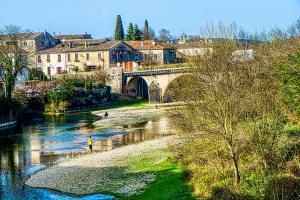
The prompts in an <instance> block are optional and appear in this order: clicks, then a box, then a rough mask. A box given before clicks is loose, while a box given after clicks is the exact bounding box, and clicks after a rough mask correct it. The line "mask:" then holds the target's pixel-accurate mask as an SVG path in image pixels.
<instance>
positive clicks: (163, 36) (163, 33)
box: [159, 29, 172, 42]
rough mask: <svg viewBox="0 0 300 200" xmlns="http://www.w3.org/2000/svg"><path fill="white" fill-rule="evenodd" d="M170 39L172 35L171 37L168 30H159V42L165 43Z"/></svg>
mask: <svg viewBox="0 0 300 200" xmlns="http://www.w3.org/2000/svg"><path fill="white" fill-rule="evenodd" d="M171 39H172V35H171V33H170V31H169V30H167V29H161V30H160V31H159V40H160V41H163V42H166V41H169V40H171Z"/></svg>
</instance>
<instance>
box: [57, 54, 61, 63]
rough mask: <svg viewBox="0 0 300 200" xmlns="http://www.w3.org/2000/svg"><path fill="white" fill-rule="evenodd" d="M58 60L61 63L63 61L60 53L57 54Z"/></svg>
mask: <svg viewBox="0 0 300 200" xmlns="http://www.w3.org/2000/svg"><path fill="white" fill-rule="evenodd" d="M57 62H59V63H60V62H61V55H60V54H58V55H57Z"/></svg>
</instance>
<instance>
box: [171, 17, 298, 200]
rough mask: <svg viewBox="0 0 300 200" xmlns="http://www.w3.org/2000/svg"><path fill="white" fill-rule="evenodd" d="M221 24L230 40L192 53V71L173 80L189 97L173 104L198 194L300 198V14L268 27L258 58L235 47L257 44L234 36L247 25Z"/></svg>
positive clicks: (181, 150)
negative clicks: (297, 18) (195, 54)
mask: <svg viewBox="0 0 300 200" xmlns="http://www.w3.org/2000/svg"><path fill="white" fill-rule="evenodd" d="M224 30H226V31H224ZM214 31H219V33H216V34H219V36H220V35H222V36H226V35H227V36H228V37H227V38H228V39H227V40H223V41H220V42H219V43H218V45H216V46H214V49H213V51H208V52H206V53H205V54H204V55H202V56H199V57H194V58H190V60H189V65H190V67H191V69H192V73H188V74H186V75H185V76H182V77H181V78H179V79H178V80H177V81H176V82H175V83H174V84H173V85H172V91H173V92H172V96H173V98H174V99H176V100H178V101H182V102H184V106H181V107H178V108H176V109H173V110H172V111H170V117H171V118H172V120H173V121H174V122H175V124H176V127H177V130H178V132H179V133H180V135H181V138H182V140H183V142H182V143H181V144H179V145H176V146H174V147H172V150H173V151H174V152H175V153H176V154H175V155H176V161H177V162H178V163H180V164H181V165H183V166H184V167H185V169H186V170H187V173H188V176H187V177H189V182H190V184H191V185H192V186H193V189H194V195H195V196H197V197H201V198H208V199H300V107H299V106H300V97H299V93H300V81H299V80H300V79H299V78H300V76H299V74H300V37H299V36H300V23H299V21H298V22H297V23H296V24H295V25H293V26H292V28H289V29H288V30H280V29H278V28H276V29H273V30H272V31H270V32H269V33H268V34H267V35H265V33H263V34H261V36H262V35H264V36H266V37H265V38H267V39H266V40H264V41H262V40H258V39H255V41H258V42H255V43H252V44H251V48H252V49H254V57H251V56H246V55H244V56H237V55H236V54H233V52H236V51H240V52H243V50H247V49H248V48H249V46H247V45H243V44H241V43H240V42H238V41H237V40H235V39H234V38H233V37H229V35H232V33H239V32H240V33H241V30H237V28H236V27H233V26H227V27H226V29H224V27H223V28H221V29H218V27H214ZM206 32H207V33H209V32H210V30H209V29H208V30H206ZM261 36H260V37H261ZM223 38H224V37H223ZM241 50H242V51H241Z"/></svg>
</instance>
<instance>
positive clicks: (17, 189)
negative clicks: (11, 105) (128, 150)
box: [0, 113, 170, 200]
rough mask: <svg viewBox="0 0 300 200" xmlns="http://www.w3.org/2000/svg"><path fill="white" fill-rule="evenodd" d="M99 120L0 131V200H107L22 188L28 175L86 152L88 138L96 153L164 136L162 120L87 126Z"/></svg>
mask: <svg viewBox="0 0 300 200" xmlns="http://www.w3.org/2000/svg"><path fill="white" fill-rule="evenodd" d="M99 119H100V118H99V117H97V116H94V115H91V114H88V113H84V114H82V113H81V114H72V115H66V116H63V117H36V118H33V120H30V121H27V122H24V123H23V124H21V125H19V126H17V127H14V128H10V129H6V130H3V129H2V130H0V170H1V171H0V178H1V179H0V181H1V182H0V199H1V200H2V199H5V200H6V199H16V200H18V199H20V200H21V199H22V200H23V199H34V198H35V197H37V199H63V200H64V199H67V200H69V199H70V200H71V199H109V198H111V197H110V196H105V195H100V194H99V195H90V196H86V197H81V198H77V197H72V196H67V195H61V194H58V193H55V192H51V191H48V190H43V189H34V188H30V187H25V186H24V183H25V181H26V180H27V179H28V178H29V176H30V175H32V174H33V173H36V172H37V171H39V170H41V169H44V168H46V167H49V166H52V165H55V164H57V163H59V162H62V161H63V160H65V159H68V158H72V157H74V156H77V155H82V154H84V153H85V152H86V150H85V149H86V143H87V139H88V137H89V136H92V137H93V140H94V142H95V147H94V148H95V150H96V151H107V150H111V149H113V148H116V147H119V146H123V145H128V144H131V143H137V142H141V141H145V140H151V139H155V138H158V137H162V136H165V135H168V132H169V131H168V130H170V128H169V125H168V122H167V120H166V119H160V120H155V121H149V122H147V123H142V124H138V125H135V126H129V127H127V128H123V129H99V128H97V127H93V126H92V125H91V124H92V123H93V122H95V121H96V120H99Z"/></svg>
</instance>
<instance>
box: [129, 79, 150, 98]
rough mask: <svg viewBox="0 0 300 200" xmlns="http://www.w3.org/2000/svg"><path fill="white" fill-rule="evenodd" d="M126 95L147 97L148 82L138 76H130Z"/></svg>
mask: <svg viewBox="0 0 300 200" xmlns="http://www.w3.org/2000/svg"><path fill="white" fill-rule="evenodd" d="M127 90H128V95H130V96H138V97H143V98H145V99H148V96H149V93H148V83H147V81H146V80H145V79H143V78H142V77H140V76H137V77H132V78H130V79H129V80H128V83H127Z"/></svg>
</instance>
